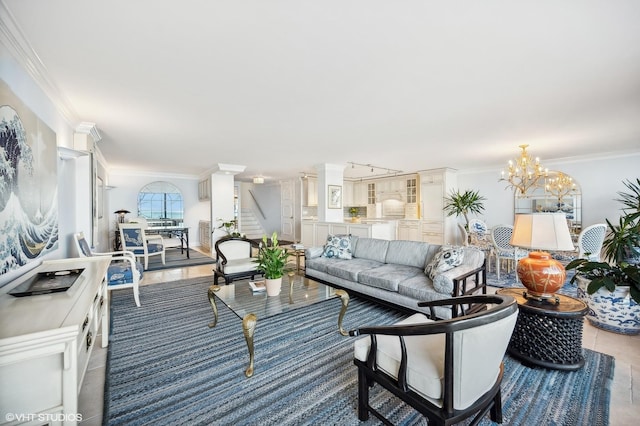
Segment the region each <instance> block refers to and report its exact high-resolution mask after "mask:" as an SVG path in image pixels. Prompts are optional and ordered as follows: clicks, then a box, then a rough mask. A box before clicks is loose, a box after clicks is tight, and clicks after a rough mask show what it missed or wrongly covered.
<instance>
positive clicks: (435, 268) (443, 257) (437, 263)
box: [424, 246, 464, 280]
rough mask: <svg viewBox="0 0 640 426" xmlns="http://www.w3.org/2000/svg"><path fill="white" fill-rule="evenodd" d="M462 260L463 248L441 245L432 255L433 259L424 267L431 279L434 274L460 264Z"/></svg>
mask: <svg viewBox="0 0 640 426" xmlns="http://www.w3.org/2000/svg"><path fill="white" fill-rule="evenodd" d="M463 260H464V248H462V247H454V246H442V248H441V249H440V251H439V252H438V253H436V255H435V256H433V259H432V260H431V262H429V264H428V265H427V267H426V268H425V269H424V273H425V274H427V276H428V277H429V278H431V279H432V280H433V279H434V278H435V276H436V275H438V274H441V273H443V272H445V271H448V270H450V269H453V268H455V267H456V266H460V265H462V261H463Z"/></svg>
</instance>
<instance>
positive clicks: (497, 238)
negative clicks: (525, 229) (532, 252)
mask: <svg viewBox="0 0 640 426" xmlns="http://www.w3.org/2000/svg"><path fill="white" fill-rule="evenodd" d="M511 234H513V226H512V225H498V226H494V227H493V228H491V242H492V243H493V255H494V256H495V258H496V275H497V276H498V279H500V261H501V260H506V261H507V272H511V265H513V269H514V270H515V269H516V265H517V264H518V260H520V259H522V258H525V257H527V256H528V255H529V252H528V251H527V250H524V249H521V248H517V247H514V246H512V245H511V244H510V241H511ZM516 282H518V274H516Z"/></svg>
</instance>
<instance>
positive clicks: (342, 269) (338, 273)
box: [323, 259, 383, 282]
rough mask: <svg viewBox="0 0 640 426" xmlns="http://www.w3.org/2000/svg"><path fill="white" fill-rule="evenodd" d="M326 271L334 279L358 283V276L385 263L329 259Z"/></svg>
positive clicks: (367, 260)
mask: <svg viewBox="0 0 640 426" xmlns="http://www.w3.org/2000/svg"><path fill="white" fill-rule="evenodd" d="M327 260H328V262H327V264H326V265H327V266H326V269H325V271H323V272H326V273H327V274H329V275H333V276H334V277H338V278H342V279H345V280H350V281H353V282H358V274H360V273H361V272H362V271H366V270H369V269H372V268H377V267H379V266H382V265H383V263H381V262H376V261H375V260H370V259H351V260H335V259H327Z"/></svg>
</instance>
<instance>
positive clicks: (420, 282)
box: [398, 274, 451, 306]
mask: <svg viewBox="0 0 640 426" xmlns="http://www.w3.org/2000/svg"><path fill="white" fill-rule="evenodd" d="M398 294H401V295H403V296H407V297H410V298H412V299H415V300H416V304H417V303H418V302H428V301H431V300H442V299H446V298H449V297H451V294H444V293H440V292H438V291H436V290H435V288H434V287H433V281H432V280H431V278H429V277H428V276H426V275H425V274H420V275H416V276H415V277H411V278H409V279H407V280H404V281H402V282H401V283H400V284H398ZM416 306H417V305H416Z"/></svg>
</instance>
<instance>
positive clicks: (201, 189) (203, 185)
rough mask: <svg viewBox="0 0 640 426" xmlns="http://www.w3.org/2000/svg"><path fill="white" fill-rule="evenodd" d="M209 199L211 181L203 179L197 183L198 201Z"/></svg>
mask: <svg viewBox="0 0 640 426" xmlns="http://www.w3.org/2000/svg"><path fill="white" fill-rule="evenodd" d="M210 199H211V179H204V180H201V181H200V182H198V200H200V201H207V200H210Z"/></svg>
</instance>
